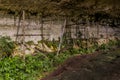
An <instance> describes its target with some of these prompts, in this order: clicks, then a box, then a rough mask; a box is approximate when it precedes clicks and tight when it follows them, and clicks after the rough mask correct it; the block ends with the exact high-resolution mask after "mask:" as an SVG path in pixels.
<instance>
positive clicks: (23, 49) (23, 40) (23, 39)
mask: <svg viewBox="0 0 120 80" xmlns="http://www.w3.org/2000/svg"><path fill="white" fill-rule="evenodd" d="M22 18H23V23H22V33H23V37H22V53H23V59H24V60H25V11H24V10H23V12H22Z"/></svg>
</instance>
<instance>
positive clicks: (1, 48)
mask: <svg viewBox="0 0 120 80" xmlns="http://www.w3.org/2000/svg"><path fill="white" fill-rule="evenodd" d="M14 48H15V44H14V42H13V41H12V40H11V39H10V37H1V38H0V57H8V56H10V55H11V54H12V52H13V50H14Z"/></svg>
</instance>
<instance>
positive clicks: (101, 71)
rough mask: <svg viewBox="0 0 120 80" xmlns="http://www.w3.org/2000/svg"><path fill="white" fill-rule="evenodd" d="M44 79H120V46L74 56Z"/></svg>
mask: <svg viewBox="0 0 120 80" xmlns="http://www.w3.org/2000/svg"><path fill="white" fill-rule="evenodd" d="M42 80H120V48H117V49H113V50H111V51H107V52H95V53H93V54H87V55H78V56H74V57H72V58H70V59H68V60H67V61H66V62H65V63H64V64H62V65H61V66H59V67H58V68H57V69H56V70H55V71H54V72H52V73H51V74H49V75H48V76H47V77H45V78H43V79H42Z"/></svg>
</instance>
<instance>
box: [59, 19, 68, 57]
mask: <svg viewBox="0 0 120 80" xmlns="http://www.w3.org/2000/svg"><path fill="white" fill-rule="evenodd" d="M66 21H67V20H66V19H65V21H64V25H62V29H61V36H60V42H59V46H58V51H57V56H58V55H59V53H60V50H61V46H62V42H63V35H64V32H65V27H66Z"/></svg>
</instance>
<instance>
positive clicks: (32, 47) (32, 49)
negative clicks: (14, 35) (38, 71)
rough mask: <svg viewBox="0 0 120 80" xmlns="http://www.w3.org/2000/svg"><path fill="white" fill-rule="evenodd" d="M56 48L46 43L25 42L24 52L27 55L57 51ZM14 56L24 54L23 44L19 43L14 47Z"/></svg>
mask: <svg viewBox="0 0 120 80" xmlns="http://www.w3.org/2000/svg"><path fill="white" fill-rule="evenodd" d="M55 51H56V49H55V48H53V47H52V46H51V47H48V46H47V45H46V44H45V43H38V44H25V45H24V53H25V55H32V54H35V53H36V52H47V53H50V52H55ZM12 55H13V56H23V55H24V54H23V52H22V49H21V45H17V46H16V48H15V49H14V52H13V54H12Z"/></svg>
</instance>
